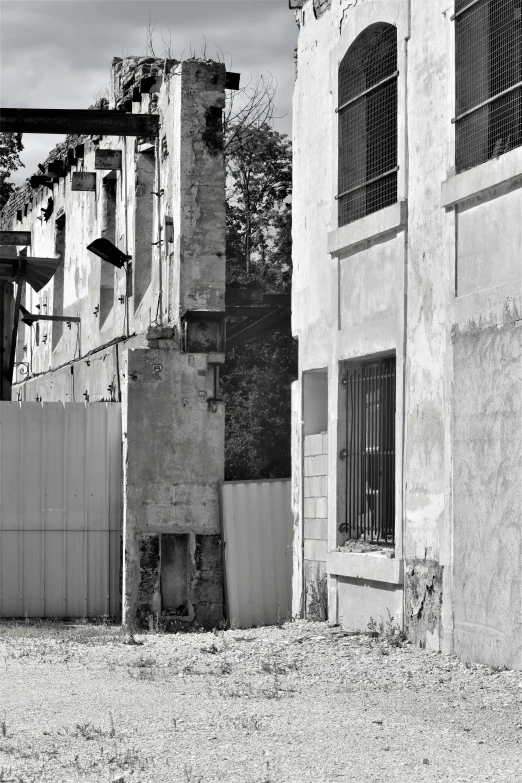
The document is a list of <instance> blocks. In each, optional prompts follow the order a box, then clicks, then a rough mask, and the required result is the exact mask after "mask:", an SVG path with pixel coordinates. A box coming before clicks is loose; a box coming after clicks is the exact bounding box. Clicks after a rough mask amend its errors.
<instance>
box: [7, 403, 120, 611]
mask: <svg viewBox="0 0 522 783" xmlns="http://www.w3.org/2000/svg"><path fill="white" fill-rule="evenodd" d="M121 477H122V466H121V406H120V405H119V404H117V403H111V404H107V403H60V402H45V403H38V402H21V403H19V402H0V616H2V617H24V616H27V617H83V616H92V617H96V616H101V615H107V614H111V615H113V616H117V615H118V614H119V607H120V587H119V582H120V580H119V572H120V529H121V480H122V478H121Z"/></svg>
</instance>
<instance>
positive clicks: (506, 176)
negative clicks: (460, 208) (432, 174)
mask: <svg viewBox="0 0 522 783" xmlns="http://www.w3.org/2000/svg"><path fill="white" fill-rule="evenodd" d="M517 180H519V184H520V185H521V186H522V147H517V149H514V150H511V152H506V153H505V154H504V155H499V157H498V158H495V159H494V160H488V161H486V163H481V164H480V166H475V167H474V168H472V169H468V171H463V172H462V174H455V175H454V176H453V177H449V178H448V179H447V180H445V181H444V182H443V183H442V185H441V199H440V203H441V206H442V207H452V206H455V204H460V203H461V202H463V201H467V200H468V199H470V198H472V197H473V196H480V195H482V196H485V195H488V191H490V190H491V189H492V188H497V187H499V185H505V186H508V185H514V184H516V183H517ZM491 195H495V194H494V193H492V194H491Z"/></svg>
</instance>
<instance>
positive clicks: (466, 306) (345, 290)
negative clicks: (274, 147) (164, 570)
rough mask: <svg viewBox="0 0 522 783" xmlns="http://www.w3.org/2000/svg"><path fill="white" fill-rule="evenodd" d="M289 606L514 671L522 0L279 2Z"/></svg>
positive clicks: (519, 580)
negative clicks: (287, 227) (292, 46)
mask: <svg viewBox="0 0 522 783" xmlns="http://www.w3.org/2000/svg"><path fill="white" fill-rule="evenodd" d="M290 6H291V8H293V13H294V14H295V18H296V21H297V24H298V26H299V37H298V45H297V49H296V64H297V76H296V83H295V91H294V139H293V148H294V188H293V193H294V198H293V221H294V222H293V259H294V274H293V293H292V328H293V333H294V336H296V337H298V338H299V380H298V382H297V384H295V389H294V411H295V421H294V425H293V433H294V447H293V448H294V450H293V485H294V513H295V539H294V607H293V609H294V612H298V611H300V609H301V606H304V610H305V612H307V613H309V611H310V605H311V604H312V603H313V602H314V601H315V603H317V600H318V597H319V599H321V598H323V600H324V599H326V595H327V603H328V616H329V620H330V622H340V623H342V624H343V625H344V626H346V627H348V628H362V629H365V628H366V626H367V624H368V623H369V622H370V621H371V619H372V618H373V620H374V621H375V622H377V623H378V622H380V621H381V620H384V621H386V622H387V621H388V612H389V613H390V615H391V617H392V618H394V621H395V623H398V624H399V625H400V626H403V627H404V630H405V631H406V633H407V635H408V637H409V638H410V639H411V640H412V641H413V642H415V643H417V644H420V645H422V646H426V647H427V648H429V649H433V650H443V651H445V652H448V653H455V654H457V655H459V656H461V657H462V658H463V659H465V660H469V661H480V662H483V663H487V664H490V665H497V666H500V665H506V666H509V667H521V666H522V614H521V611H522V600H521V599H522V567H521V563H522V498H521V493H522V437H521V435H522V429H521V412H522V377H521V366H522V351H521V347H522V346H521V342H522V329H521V328H520V327H521V326H522V320H521V307H522V303H521V267H522V220H521V216H522V86H521V85H522V3H521V1H520V0H429V2H427V1H426V0H290Z"/></svg>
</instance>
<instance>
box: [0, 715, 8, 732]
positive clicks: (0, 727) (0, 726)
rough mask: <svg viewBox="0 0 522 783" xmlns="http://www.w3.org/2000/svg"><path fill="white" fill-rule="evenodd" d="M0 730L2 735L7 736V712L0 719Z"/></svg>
mask: <svg viewBox="0 0 522 783" xmlns="http://www.w3.org/2000/svg"><path fill="white" fill-rule="evenodd" d="M0 731H1V732H2V737H7V713H4V718H3V720H2V721H0Z"/></svg>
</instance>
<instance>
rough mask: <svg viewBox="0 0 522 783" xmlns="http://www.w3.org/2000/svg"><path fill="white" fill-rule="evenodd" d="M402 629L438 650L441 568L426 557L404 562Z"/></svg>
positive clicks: (419, 643) (414, 638)
mask: <svg viewBox="0 0 522 783" xmlns="http://www.w3.org/2000/svg"><path fill="white" fill-rule="evenodd" d="M404 603H405V606H406V611H405V612H404V630H405V631H406V633H407V634H408V638H409V639H411V641H412V642H414V643H415V644H418V645H419V646H420V647H426V648H427V649H428V650H439V649H440V637H441V613H442V567H441V566H440V565H439V564H438V563H436V562H434V561H430V560H415V561H410V560H407V561H406V568H405V572H404Z"/></svg>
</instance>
